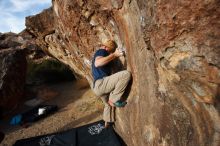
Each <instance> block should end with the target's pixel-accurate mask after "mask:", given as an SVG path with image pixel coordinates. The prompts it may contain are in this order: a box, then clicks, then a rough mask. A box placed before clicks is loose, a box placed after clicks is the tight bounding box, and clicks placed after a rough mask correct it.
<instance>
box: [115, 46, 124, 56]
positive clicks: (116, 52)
mask: <svg viewBox="0 0 220 146" xmlns="http://www.w3.org/2000/svg"><path fill="white" fill-rule="evenodd" d="M114 55H115V56H116V57H120V56H123V52H122V51H120V50H119V49H118V48H117V49H116V50H115V52H114Z"/></svg>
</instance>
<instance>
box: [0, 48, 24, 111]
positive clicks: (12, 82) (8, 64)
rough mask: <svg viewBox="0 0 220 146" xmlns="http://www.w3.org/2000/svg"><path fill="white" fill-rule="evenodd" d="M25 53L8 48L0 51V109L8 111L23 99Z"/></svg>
mask: <svg viewBox="0 0 220 146" xmlns="http://www.w3.org/2000/svg"><path fill="white" fill-rule="evenodd" d="M25 75H26V58H25V51H24V50H22V49H15V48H9V49H4V50H1V51H0V97H1V102H0V107H1V108H3V111H9V110H12V109H13V108H15V106H16V105H17V104H18V103H19V102H20V101H21V100H22V98H23V97H24V84H25Z"/></svg>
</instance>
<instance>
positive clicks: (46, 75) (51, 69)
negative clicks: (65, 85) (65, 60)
mask: <svg viewBox="0 0 220 146" xmlns="http://www.w3.org/2000/svg"><path fill="white" fill-rule="evenodd" d="M73 79H75V78H74V75H73V73H72V71H71V70H70V69H69V68H68V67H67V66H66V65H64V64H62V63H60V62H59V61H57V60H52V59H50V60H44V61H42V62H41V63H36V62H33V61H28V69H27V82H29V83H30V82H31V83H33V82H37V81H40V82H45V83H55V82H60V81H70V80H73Z"/></svg>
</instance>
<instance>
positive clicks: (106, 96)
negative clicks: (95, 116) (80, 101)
mask: <svg viewBox="0 0 220 146" xmlns="http://www.w3.org/2000/svg"><path fill="white" fill-rule="evenodd" d="M122 55H123V52H121V51H119V50H118V49H116V44H115V42H114V41H112V40H108V41H106V42H105V43H104V44H103V45H102V46H101V48H100V49H99V50H97V51H96V52H95V55H94V57H93V60H92V74H93V78H94V85H93V90H94V92H95V94H96V95H97V96H99V97H100V98H101V99H102V101H103V103H104V104H105V108H104V113H103V119H104V121H105V127H108V126H109V124H110V123H112V122H114V111H113V108H112V107H124V106H125V105H126V102H125V101H121V100H120V98H121V96H122V95H123V93H124V91H125V88H126V86H127V85H128V82H129V80H130V78H131V73H130V72H129V71H127V70H124V71H120V72H117V73H115V74H111V69H112V66H111V62H112V60H114V59H116V58H118V57H120V56H122Z"/></svg>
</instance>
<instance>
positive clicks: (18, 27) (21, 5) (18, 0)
mask: <svg viewBox="0 0 220 146" xmlns="http://www.w3.org/2000/svg"><path fill="white" fill-rule="evenodd" d="M50 6H51V0H0V32H9V31H12V32H16V33H18V32H20V31H22V30H23V29H24V28H25V17H26V16H30V15H34V14H37V13H40V11H42V10H43V9H45V8H48V7H50Z"/></svg>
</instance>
